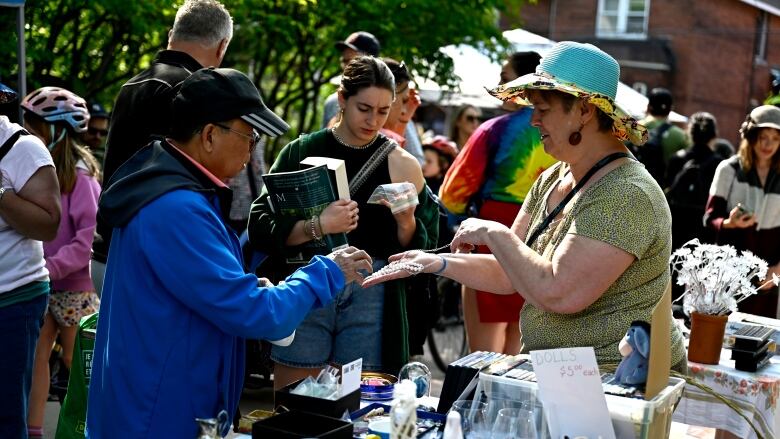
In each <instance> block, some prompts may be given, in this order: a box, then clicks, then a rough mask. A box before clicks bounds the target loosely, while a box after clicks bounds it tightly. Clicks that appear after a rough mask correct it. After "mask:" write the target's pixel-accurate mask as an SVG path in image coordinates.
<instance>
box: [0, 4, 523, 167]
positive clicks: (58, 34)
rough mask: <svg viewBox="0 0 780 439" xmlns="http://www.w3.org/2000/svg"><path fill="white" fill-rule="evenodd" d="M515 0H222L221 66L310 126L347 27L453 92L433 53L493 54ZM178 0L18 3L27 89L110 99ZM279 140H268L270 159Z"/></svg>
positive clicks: (153, 43)
mask: <svg viewBox="0 0 780 439" xmlns="http://www.w3.org/2000/svg"><path fill="white" fill-rule="evenodd" d="M523 2H524V1H523V0H461V1H451V0H383V1H376V0H351V1H349V2H345V1H343V0H252V1H242V0H224V3H225V5H226V6H227V8H228V9H229V10H230V11H231V14H232V15H233V17H234V21H235V30H234V37H233V41H232V42H231V44H230V47H229V48H228V52H227V58H226V60H225V61H224V63H223V66H228V67H234V68H237V69H239V70H242V71H245V72H247V73H248V74H249V75H250V77H252V78H253V80H254V81H255V83H256V84H257V86H258V88H259V89H260V90H261V92H262V94H263V98H264V99H265V101H266V103H267V104H268V105H269V107H271V108H272V109H274V110H275V111H276V112H277V113H278V114H279V115H281V116H282V117H284V118H285V119H286V120H288V121H289V122H291V125H293V130H292V131H293V132H292V133H291V136H295V135H297V133H299V132H308V131H312V130H314V129H316V128H318V127H319V122H320V118H321V103H322V100H323V99H324V96H326V95H327V94H328V93H330V92H332V91H333V90H335V86H333V85H331V84H330V81H331V79H332V78H334V77H335V76H336V75H338V74H339V73H340V66H339V61H338V53H337V51H336V50H335V49H334V47H333V43H334V42H335V41H338V40H342V39H344V38H345V37H346V36H347V35H348V34H349V33H351V32H353V31H356V30H367V31H369V32H372V33H373V34H375V35H376V36H377V37H378V38H379V40H380V41H381V43H382V55H383V56H390V57H393V58H396V59H399V60H404V61H405V62H406V64H407V65H409V66H410V67H411V68H412V70H413V71H414V72H415V73H416V74H417V75H418V76H422V77H427V78H432V79H435V80H436V82H438V83H439V84H441V85H443V86H445V87H450V88H455V87H457V78H455V77H454V75H453V65H452V60H451V59H450V58H449V57H448V56H447V55H445V54H443V53H442V52H440V51H439V48H440V47H442V46H446V45H449V44H461V43H467V44H473V45H477V46H478V47H480V48H482V49H483V50H484V51H485V52H486V53H488V54H490V55H492V56H493V57H494V58H495V57H499V56H501V53H502V50H503V46H502V43H503V39H502V37H501V32H500V29H499V28H498V17H499V13H501V12H502V11H508V12H514V11H517V9H518V8H519V7H520V5H521V4H522V3H523ZM181 3H182V0H167V1H166V0H142V1H126V0H102V1H96V0H29V1H28V2H27V3H26V7H25V17H26V29H25V38H26V44H27V69H28V84H29V85H28V89H29V90H32V89H34V88H37V87H40V86H43V85H59V86H63V87H66V88H69V89H71V90H73V91H74V92H76V93H77V94H79V95H82V96H84V97H85V98H87V99H91V98H96V99H98V100H100V101H101V102H103V103H106V104H109V105H110V103H112V102H113V100H114V97H115V96H116V93H117V92H118V89H119V87H120V86H121V84H122V83H123V82H125V81H126V80H127V79H129V78H130V77H132V76H133V75H134V74H135V73H137V72H138V71H140V70H141V69H143V68H145V67H147V66H148V64H149V62H150V61H151V60H152V58H153V56H154V54H155V53H156V52H157V51H158V50H160V49H162V48H164V46H165V44H166V42H167V32H168V30H169V29H170V27H171V25H172V23H173V18H174V15H175V12H176V8H177V7H178V6H179V5H180V4H181ZM0 14H2V15H0V29H2V31H3V35H7V36H8V38H4V39H2V41H0V54H2V55H3V56H2V58H0V72H2V73H3V74H4V78H3V79H4V80H5V81H7V83H8V84H9V85H14V83H15V78H14V75H15V73H16V68H17V67H16V62H17V60H16V44H17V41H16V37H15V26H16V20H15V10H14V9H12V8H0ZM285 140H287V139H279V140H277V141H276V142H274V143H269V147H268V148H269V150H268V151H267V153H268V156H269V157H273V155H274V153H275V151H276V149H278V148H279V145H280V144H281V143H282V142H284V141H285Z"/></svg>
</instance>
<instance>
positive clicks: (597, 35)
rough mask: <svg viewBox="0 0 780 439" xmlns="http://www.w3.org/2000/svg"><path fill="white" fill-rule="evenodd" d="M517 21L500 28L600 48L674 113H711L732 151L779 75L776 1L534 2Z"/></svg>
mask: <svg viewBox="0 0 780 439" xmlns="http://www.w3.org/2000/svg"><path fill="white" fill-rule="evenodd" d="M516 15H517V16H519V20H520V22H519V23H518V22H512V21H513V20H510V19H508V18H506V17H504V18H503V19H502V26H505V27H507V28H514V27H523V28H524V29H526V30H528V31H531V32H534V33H537V34H540V35H543V36H546V37H547V38H550V39H552V40H556V41H563V40H574V41H580V42H588V43H593V44H595V45H597V46H599V47H600V48H601V49H602V50H604V51H606V52H607V53H609V54H610V55H612V56H613V57H615V59H617V60H618V62H619V63H620V66H621V72H622V73H621V80H622V81H623V82H624V83H626V84H628V85H631V86H633V87H634V88H635V89H637V90H638V91H640V92H643V93H646V92H647V91H649V90H650V89H652V88H653V87H658V86H661V87H666V88H668V89H670V90H671V91H672V93H673V95H674V97H675V111H677V112H679V113H682V114H686V115H690V114H692V113H694V112H696V111H709V112H711V113H713V114H714V115H715V117H716V118H717V120H718V124H719V129H720V135H721V137H725V138H727V139H729V140H730V141H732V142H735V146H736V145H737V143H736V142H737V141H738V139H739V134H738V132H737V130H738V129H739V126H740V124H741V123H742V121H743V120H744V117H745V115H746V114H747V113H748V112H749V111H750V110H751V109H752V108H753V107H755V106H757V105H760V104H761V103H762V102H763V100H764V99H765V98H766V97H767V96H768V94H769V92H770V69H780V0H765V1H757V0H560V1H558V0H538V1H537V2H536V3H535V4H525V5H523V6H522V8H521V9H520V11H519V14H516Z"/></svg>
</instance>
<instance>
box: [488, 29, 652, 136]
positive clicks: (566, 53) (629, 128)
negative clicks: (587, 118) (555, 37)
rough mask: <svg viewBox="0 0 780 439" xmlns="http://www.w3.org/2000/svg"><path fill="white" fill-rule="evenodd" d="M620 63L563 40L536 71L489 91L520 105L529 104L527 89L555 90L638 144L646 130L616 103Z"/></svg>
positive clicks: (599, 51) (544, 58) (586, 45)
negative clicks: (588, 107) (604, 116)
mask: <svg viewBox="0 0 780 439" xmlns="http://www.w3.org/2000/svg"><path fill="white" fill-rule="evenodd" d="M619 81H620V66H619V65H618V63H617V61H615V59H614V58H612V57H611V56H609V55H608V54H607V53H606V52H604V51H602V50H601V49H599V48H598V47H596V46H594V45H592V44H582V43H576V42H574V41H562V42H560V43H558V44H556V45H555V46H553V47H552V49H550V52H549V53H547V55H546V56H544V57H543V58H542V60H541V62H540V63H539V66H538V67H537V68H536V72H535V73H530V74H528V75H524V76H521V77H519V78H517V79H515V80H514V81H511V82H509V83H507V84H503V85H499V86H498V87H496V88H495V89H493V90H488V91H489V92H490V94H492V95H493V96H495V97H497V98H499V99H501V100H503V101H512V102H515V103H517V104H520V105H531V103H530V102H529V101H528V99H527V97H526V93H525V91H526V90H529V89H533V90H557V91H560V92H564V93H568V94H571V95H574V96H577V97H578V98H581V99H584V100H586V101H587V102H589V103H591V104H593V105H595V106H596V107H598V108H599V109H600V110H601V111H603V112H604V113H605V114H607V115H608V116H609V117H611V118H612V120H614V121H615V123H614V124H613V128H612V133H613V134H614V135H615V137H617V138H618V139H620V140H628V141H631V142H632V143H634V144H637V145H640V144H642V143H645V142H646V141H647V129H646V128H645V127H644V126H642V125H640V124H639V122H638V121H637V120H636V119H634V118H633V117H631V116H630V115H629V114H628V113H627V112H626V111H625V110H623V109H622V108H620V107H619V106H618V105H617V104H616V103H615V97H616V96H617V88H618V82H619Z"/></svg>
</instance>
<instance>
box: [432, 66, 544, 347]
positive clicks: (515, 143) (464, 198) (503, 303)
mask: <svg viewBox="0 0 780 439" xmlns="http://www.w3.org/2000/svg"><path fill="white" fill-rule="evenodd" d="M539 59H540V56H539V54H537V53H536V52H516V53H514V54H512V55H511V56H510V57H509V59H508V60H507V62H506V63H505V64H504V66H503V67H502V70H501V81H500V83H501V84H503V83H505V82H508V81H511V80H513V79H515V78H518V77H520V76H522V75H525V74H527V73H533V72H534V70H535V69H536V66H537V65H538V64H539ZM504 108H505V109H507V110H509V111H511V112H510V113H508V114H505V115H502V116H498V117H496V118H493V119H491V120H489V121H487V122H485V123H483V124H482V125H480V127H479V128H477V130H476V131H475V132H474V134H472V135H471V137H470V138H469V140H468V142H467V143H466V145H465V146H464V147H463V150H462V152H461V153H460V154H459V155H458V157H457V159H456V160H455V162H454V163H453V164H452V166H451V167H450V169H449V171H448V172H447V175H446V176H445V177H444V182H443V183H442V186H441V189H440V190H439V196H440V197H441V201H442V203H443V204H444V206H445V207H446V208H447V209H448V210H449V211H450V212H451V213H453V214H455V215H465V214H466V213H467V210H468V206H469V204H470V203H475V204H476V206H477V207H478V208H479V214H478V216H479V217H480V218H482V219H489V220H493V221H498V222H500V223H502V224H504V225H506V226H511V225H512V222H513V221H514V219H515V217H516V216H517V213H518V212H519V211H520V206H521V205H522V204H523V200H524V199H525V196H526V194H527V193H528V190H529V189H531V186H532V185H533V183H534V181H536V178H537V177H538V176H539V175H540V174H541V173H542V172H543V171H544V170H545V169H547V168H548V167H550V166H551V165H553V164H554V163H555V161H556V160H555V159H554V158H553V157H551V156H550V155H548V154H547V153H546V152H544V147H543V146H542V142H541V139H540V136H539V130H538V129H537V128H535V127H532V126H531V114H532V112H533V110H532V109H531V108H530V107H523V108H521V107H518V106H517V105H516V104H513V103H507V102H505V103H504ZM479 252H480V253H489V252H490V251H489V250H488V249H487V247H480V248H479ZM523 302H524V299H523V297H522V296H521V295H519V294H511V295H497V294H490V293H487V292H483V291H475V290H472V289H470V288H466V287H464V288H463V314H464V318H465V320H466V330H467V332H468V340H469V348H470V349H471V350H472V351H477V350H482V351H491V352H504V353H508V354H516V353H518V352H520V329H519V325H518V319H519V315H520V308H522V306H523Z"/></svg>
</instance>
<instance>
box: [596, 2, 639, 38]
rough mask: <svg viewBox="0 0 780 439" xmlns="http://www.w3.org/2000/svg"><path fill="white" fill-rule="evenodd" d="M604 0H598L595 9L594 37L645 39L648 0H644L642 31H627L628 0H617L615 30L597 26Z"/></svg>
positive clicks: (602, 10) (602, 13) (602, 12)
mask: <svg viewBox="0 0 780 439" xmlns="http://www.w3.org/2000/svg"><path fill="white" fill-rule="evenodd" d="M604 2H605V0H599V4H598V9H597V11H596V37H598V38H620V39H632V40H634V39H636V40H644V39H647V23H648V21H649V19H650V0H645V13H644V23H643V25H642V29H643V30H642V32H631V33H629V32H627V31H626V27H627V25H628V6H629V2H630V0H618V16H617V30H616V31H614V32H612V31H607V30H602V29H601V28H599V24H600V22H601V17H602V15H604Z"/></svg>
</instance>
